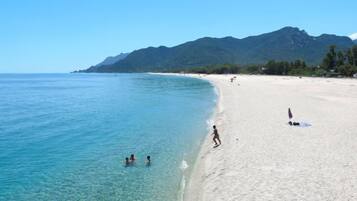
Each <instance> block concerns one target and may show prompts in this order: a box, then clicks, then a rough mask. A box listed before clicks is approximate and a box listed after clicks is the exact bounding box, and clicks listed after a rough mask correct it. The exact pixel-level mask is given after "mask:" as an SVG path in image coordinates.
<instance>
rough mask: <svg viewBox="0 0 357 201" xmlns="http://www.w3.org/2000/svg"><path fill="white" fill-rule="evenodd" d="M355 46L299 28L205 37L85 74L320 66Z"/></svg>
mask: <svg viewBox="0 0 357 201" xmlns="http://www.w3.org/2000/svg"><path fill="white" fill-rule="evenodd" d="M353 44H354V43H353V41H352V40H351V39H350V38H348V37H345V36H336V35H330V34H322V35H320V36H318V37H314V36H310V35H308V34H307V33H306V32H305V31H303V30H299V29H298V28H294V27H284V28H282V29H280V30H277V31H274V32H270V33H266V34H261V35H257V36H250V37H246V38H243V39H237V38H234V37H224V38H211V37H205V38H200V39H198V40H195V41H191V42H186V43H183V44H181V45H178V46H174V47H165V46H160V47H148V48H143V49H139V50H136V51H133V52H132V53H130V54H129V55H127V56H126V57H125V58H124V59H122V60H119V61H117V62H115V63H113V64H109V65H103V66H100V67H91V68H89V69H87V70H84V71H82V72H148V71H166V70H174V69H180V68H190V67H197V66H206V65H213V64H223V63H232V64H241V65H244V64H263V63H266V62H267V61H268V60H272V59H275V60H286V61H293V60H296V59H303V60H305V61H306V62H307V64H319V63H321V61H322V59H323V57H324V55H325V54H326V52H327V50H328V47H329V46H330V45H336V46H337V49H347V48H349V47H351V46H352V45H353Z"/></svg>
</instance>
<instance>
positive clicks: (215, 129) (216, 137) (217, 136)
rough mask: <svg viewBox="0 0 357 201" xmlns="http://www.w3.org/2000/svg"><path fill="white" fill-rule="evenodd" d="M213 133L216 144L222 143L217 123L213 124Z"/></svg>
mask: <svg viewBox="0 0 357 201" xmlns="http://www.w3.org/2000/svg"><path fill="white" fill-rule="evenodd" d="M212 135H213V141H214V144H215V145H216V146H218V145H221V140H220V139H219V134H218V130H217V128H216V125H213V133H212ZM217 141H218V142H217Z"/></svg>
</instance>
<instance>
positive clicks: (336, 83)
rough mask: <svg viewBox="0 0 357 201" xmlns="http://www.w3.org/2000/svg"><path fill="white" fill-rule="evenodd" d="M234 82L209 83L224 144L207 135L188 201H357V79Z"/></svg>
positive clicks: (225, 78)
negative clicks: (290, 117)
mask: <svg viewBox="0 0 357 201" xmlns="http://www.w3.org/2000/svg"><path fill="white" fill-rule="evenodd" d="M191 76H196V77H198V76H197V75H191ZM232 76H233V75H207V76H204V77H202V78H203V79H207V80H209V81H210V82H212V83H213V84H214V85H215V87H216V88H217V89H218V91H219V94H220V95H219V103H218V106H217V113H216V116H215V124H216V125H217V128H218V131H219V133H220V136H221V140H222V145H221V146H219V147H217V148H213V145H214V144H213V142H212V136H207V137H206V139H205V141H204V142H203V144H202V147H201V151H200V153H199V156H198V158H197V161H196V163H195V166H194V169H193V172H192V175H191V178H190V180H189V183H188V185H187V188H186V192H185V201H235V200H239V201H243V200H272V201H280V200H281V201H290V200H304V201H305V200H309V201H318V200H324V201H325V200H341V201H346V200H357V80H353V79H332V78H330V79H326V78H306V77H303V78H298V77H284V76H254V75H237V79H236V80H235V81H234V82H233V83H231V82H230V81H229V79H230V77H232ZM289 107H290V108H291V109H292V113H293V115H294V121H298V122H302V123H307V124H311V126H307V127H295V126H289V125H288V124H287V122H288V108H289Z"/></svg>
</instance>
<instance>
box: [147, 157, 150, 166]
mask: <svg viewBox="0 0 357 201" xmlns="http://www.w3.org/2000/svg"><path fill="white" fill-rule="evenodd" d="M150 165H151V159H150V156H146V166H150Z"/></svg>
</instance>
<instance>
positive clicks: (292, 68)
mask: <svg viewBox="0 0 357 201" xmlns="http://www.w3.org/2000/svg"><path fill="white" fill-rule="evenodd" d="M175 72H185V73H202V74H236V73H242V74H267V75H304V76H348V77H350V76H352V75H353V74H355V73H357V45H355V46H353V47H351V48H350V49H348V50H345V51H342V50H339V51H337V50H336V46H334V45H332V46H330V48H329V51H328V52H327V53H326V55H325V57H324V58H323V61H322V63H321V64H320V65H315V66H308V65H307V64H306V62H305V61H303V60H300V59H298V60H295V61H292V62H289V61H275V60H270V61H268V62H267V63H265V64H263V65H261V64H260V65H245V66H242V65H238V64H215V65H208V66H201V67H193V68H187V69H179V70H175Z"/></svg>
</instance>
